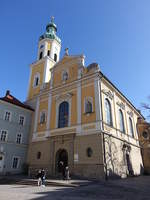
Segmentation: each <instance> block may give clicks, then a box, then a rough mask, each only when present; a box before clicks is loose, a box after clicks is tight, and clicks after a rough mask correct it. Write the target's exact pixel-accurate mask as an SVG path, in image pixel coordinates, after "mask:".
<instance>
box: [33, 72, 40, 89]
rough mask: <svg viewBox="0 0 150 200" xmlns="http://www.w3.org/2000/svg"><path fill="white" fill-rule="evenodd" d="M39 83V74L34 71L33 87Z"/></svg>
mask: <svg viewBox="0 0 150 200" xmlns="http://www.w3.org/2000/svg"><path fill="white" fill-rule="evenodd" d="M39 84H40V74H39V73H36V74H35V76H34V81H33V87H34V88H35V87H37V86H38V85H39Z"/></svg>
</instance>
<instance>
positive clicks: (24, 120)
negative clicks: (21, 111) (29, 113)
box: [18, 115, 26, 126]
mask: <svg viewBox="0 0 150 200" xmlns="http://www.w3.org/2000/svg"><path fill="white" fill-rule="evenodd" d="M20 117H24V120H23V124H20ZM25 120H26V118H25V116H24V115H19V122H18V123H19V125H21V126H24V125H25Z"/></svg>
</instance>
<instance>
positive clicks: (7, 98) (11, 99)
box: [0, 90, 34, 111]
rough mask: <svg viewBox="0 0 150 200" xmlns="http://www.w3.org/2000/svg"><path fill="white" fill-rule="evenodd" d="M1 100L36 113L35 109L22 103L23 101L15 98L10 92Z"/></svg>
mask: <svg viewBox="0 0 150 200" xmlns="http://www.w3.org/2000/svg"><path fill="white" fill-rule="evenodd" d="M0 100H2V101H5V102H8V103H11V104H14V105H16V106H20V107H22V108H25V109H28V110H32V111H34V109H32V108H31V107H30V106H28V105H26V104H24V103H22V102H21V101H19V100H18V99H16V98H15V97H14V96H12V95H11V94H10V92H9V91H8V90H7V92H6V95H5V96H4V97H1V98H0Z"/></svg>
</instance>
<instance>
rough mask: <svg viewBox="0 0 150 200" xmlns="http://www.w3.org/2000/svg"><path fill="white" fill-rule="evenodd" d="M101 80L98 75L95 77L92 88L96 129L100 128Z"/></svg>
mask: <svg viewBox="0 0 150 200" xmlns="http://www.w3.org/2000/svg"><path fill="white" fill-rule="evenodd" d="M100 84H101V80H100V79H99V77H96V79H95V81H94V89H95V111H96V121H98V122H99V123H97V125H96V129H100V130H102V108H101V101H102V100H101V90H100V88H101V86H100Z"/></svg>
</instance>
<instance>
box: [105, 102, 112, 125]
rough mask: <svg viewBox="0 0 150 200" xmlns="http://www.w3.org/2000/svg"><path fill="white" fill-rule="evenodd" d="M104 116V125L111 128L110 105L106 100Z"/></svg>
mask: <svg viewBox="0 0 150 200" xmlns="http://www.w3.org/2000/svg"><path fill="white" fill-rule="evenodd" d="M105 115H106V123H107V124H108V125H110V126H112V114H111V104H110V101H109V100H108V99H105Z"/></svg>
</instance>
